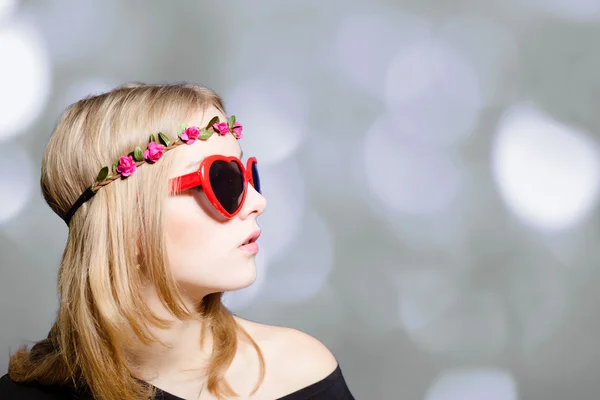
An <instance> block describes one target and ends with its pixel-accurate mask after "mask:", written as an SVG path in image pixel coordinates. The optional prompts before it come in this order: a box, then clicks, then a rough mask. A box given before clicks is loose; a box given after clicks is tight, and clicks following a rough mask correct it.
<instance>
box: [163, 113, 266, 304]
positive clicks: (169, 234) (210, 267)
mask: <svg viewBox="0 0 600 400" xmlns="http://www.w3.org/2000/svg"><path fill="white" fill-rule="evenodd" d="M214 116H218V117H219V118H220V120H221V121H226V117H225V116H224V115H223V114H222V113H221V112H219V111H218V110H217V109H215V108H209V109H207V110H206V111H205V112H204V114H203V115H198V117H197V119H196V120H191V121H185V122H186V123H187V124H188V125H190V126H191V125H196V126H198V127H200V128H203V127H205V126H206V125H207V124H208V122H209V121H210V120H211V119H212V118H213V117H214ZM201 117H202V118H201ZM200 118H201V119H200ZM240 122H242V123H243V121H240ZM176 152H177V153H176V157H174V158H175V159H174V164H173V168H172V171H171V175H170V176H171V177H172V178H173V177H178V176H181V175H184V174H187V173H190V172H194V171H197V170H198V166H199V165H200V161H201V160H202V159H203V158H205V157H208V156H211V155H215V154H218V155H223V156H229V157H238V158H239V157H240V155H241V149H240V145H239V143H238V141H237V139H236V138H235V137H234V136H233V135H231V134H226V135H224V136H220V135H217V134H216V133H215V134H213V135H212V137H210V138H209V139H208V140H206V141H201V140H197V141H196V142H195V143H193V144H191V145H182V146H180V147H178V148H177V149H176ZM242 161H245V160H242ZM245 165H246V164H245V162H244V166H245ZM265 207H266V200H265V198H264V197H263V196H262V195H261V194H260V193H258V192H257V191H256V190H255V189H254V187H253V186H252V185H248V189H247V194H246V199H245V201H244V203H243V204H242V206H241V209H240V212H239V213H238V214H237V215H235V216H234V217H233V218H231V219H227V218H225V217H224V216H223V215H222V214H221V213H220V212H219V211H217V209H216V208H215V207H214V206H213V205H212V204H211V202H210V201H209V199H208V198H207V196H206V193H205V192H204V190H202V189H201V188H191V189H187V190H184V191H182V192H180V193H179V194H177V195H173V196H170V197H169V198H168V200H167V204H166V210H165V213H166V226H165V235H166V242H167V252H168V258H169V261H170V266H171V270H172V273H173V275H174V277H175V279H176V281H177V282H178V284H179V285H180V287H181V289H182V290H183V292H184V295H185V296H186V297H190V298H195V297H196V296H204V295H206V294H208V293H214V292H222V291H230V290H237V289H241V288H244V287H246V286H249V285H250V284H252V283H253V282H254V280H255V278H256V266H255V264H254V258H255V254H256V252H255V249H254V246H242V244H244V242H245V241H246V239H247V238H248V237H249V236H251V235H253V234H254V235H255V234H257V233H258V232H259V231H260V230H259V227H258V224H257V217H258V216H259V215H260V214H262V212H263V211H264V209H265Z"/></svg>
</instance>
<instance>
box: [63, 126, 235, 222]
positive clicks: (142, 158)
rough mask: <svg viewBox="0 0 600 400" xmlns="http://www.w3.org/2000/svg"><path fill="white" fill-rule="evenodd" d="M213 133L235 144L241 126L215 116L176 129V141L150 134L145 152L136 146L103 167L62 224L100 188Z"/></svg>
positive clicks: (160, 134) (160, 135)
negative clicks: (230, 138) (202, 123)
mask: <svg viewBox="0 0 600 400" xmlns="http://www.w3.org/2000/svg"><path fill="white" fill-rule="evenodd" d="M213 133H217V134H218V135H220V136H225V135H226V134H228V133H231V134H232V135H233V136H234V137H235V138H236V139H238V140H239V139H241V138H242V137H243V134H242V125H241V124H240V123H239V122H237V121H236V120H235V115H232V116H231V117H229V119H228V120H227V122H221V121H220V120H219V117H218V116H215V117H214V118H212V119H211V120H210V122H209V123H208V124H207V125H206V127H205V128H203V129H200V128H199V127H197V126H188V125H187V124H181V125H179V127H178V128H177V139H175V140H173V141H171V140H170V139H169V137H168V136H167V135H165V134H164V133H162V132H159V133H158V141H157V140H156V136H154V134H152V135H150V143H149V144H148V147H147V148H146V150H144V151H142V149H141V148H140V147H139V146H136V147H135V149H134V150H133V151H132V152H131V153H129V154H128V155H126V156H121V157H119V159H118V160H115V162H113V164H112V169H110V170H109V168H108V167H103V168H102V169H101V170H100V172H99V173H98V176H97V177H96V181H95V182H94V183H93V184H92V185H91V186H89V187H88V188H87V189H86V190H85V191H84V192H83V193H82V194H81V196H79V198H78V199H77V201H75V203H74V204H73V206H71V208H70V209H69V211H68V212H67V214H66V215H65V217H64V218H63V220H64V221H65V222H66V224H67V225H69V222H70V221H71V218H72V217H73V215H74V214H75V212H76V211H77V210H78V209H79V207H81V206H82V205H83V204H84V203H85V202H87V201H88V200H90V199H91V198H92V197H94V195H95V194H96V192H98V190H100V188H101V187H103V186H106V185H108V184H109V183H111V182H113V181H115V180H117V179H119V178H126V177H128V176H130V175H131V174H133V173H134V172H135V171H136V170H137V167H139V166H140V165H142V164H145V163H150V164H153V163H155V162H157V161H158V160H159V159H160V158H161V157H162V156H163V154H164V153H165V152H167V151H169V150H172V149H174V148H175V147H177V146H180V145H182V144H184V143H185V144H188V145H190V144H192V143H194V142H195V141H196V140H198V139H200V140H207V139H208V138H210V137H211V136H212V135H213Z"/></svg>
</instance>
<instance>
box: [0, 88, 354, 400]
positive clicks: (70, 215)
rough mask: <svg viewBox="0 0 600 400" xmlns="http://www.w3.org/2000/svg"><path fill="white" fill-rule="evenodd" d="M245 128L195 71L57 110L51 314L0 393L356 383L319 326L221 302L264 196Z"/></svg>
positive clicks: (320, 391) (303, 392)
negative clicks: (279, 322)
mask: <svg viewBox="0 0 600 400" xmlns="http://www.w3.org/2000/svg"><path fill="white" fill-rule="evenodd" d="M242 135H243V133H242V125H241V124H240V123H239V122H237V121H236V120H235V117H233V116H231V117H226V115H225V111H224V108H223V105H222V102H221V100H220V99H219V97H218V96H217V95H215V94H214V93H213V92H211V91H210V90H208V89H206V88H204V87H200V86H194V85H141V84H133V85H126V86H123V87H120V88H117V89H115V90H113V91H112V92H109V93H106V94H102V95H99V96H96V97H91V98H87V99H84V100H81V101H79V102H77V103H75V104H74V105H73V106H71V107H70V108H69V109H67V110H66V112H65V113H64V115H63V116H62V118H61V120H60V121H59V123H58V125H57V127H56V129H55V131H54V133H53V134H52V137H51V139H50V142H49V144H48V146H47V149H46V153H45V157H44V160H43V165H42V179H41V184H42V190H43V194H44V198H45V199H46V201H47V203H48V205H49V206H50V207H51V208H52V209H53V210H54V212H56V213H57V214H58V215H59V216H60V217H61V218H63V219H64V220H65V222H66V223H67V224H68V226H69V236H68V240H67V244H66V247H65V250H64V253H63V257H62V261H61V264H60V269H59V293H60V306H59V311H58V316H57V319H56V322H55V323H54V325H53V327H52V329H51V330H50V333H49V335H48V338H47V339H45V340H42V341H40V342H38V343H37V344H35V345H34V346H33V347H32V349H31V350H30V351H27V349H25V348H22V349H20V350H19V351H18V352H17V353H16V354H14V355H12V357H11V360H10V364H9V369H8V374H7V375H5V376H4V377H2V379H0V398H1V399H3V400H6V399H19V400H27V399H32V400H33V399H71V398H81V399H92V398H93V399H100V400H115V399H119V400H121V399H122V400H129V399H131V400H133V399H170V400H173V399H217V398H218V399H224V398H248V399H278V398H282V399H287V400H291V399H308V398H311V399H330V398H332V399H333V398H335V399H352V395H351V394H350V392H349V390H348V388H347V386H346V384H345V382H344V379H343V376H342V374H341V371H340V368H339V366H338V364H337V362H336V359H335V358H334V357H333V355H332V354H331V353H330V352H329V351H328V350H327V348H326V347H325V346H324V345H322V344H321V343H320V342H319V341H317V340H316V339H314V338H312V337H310V336H308V335H306V334H304V333H302V332H300V331H297V330H293V329H288V328H282V327H275V326H266V325H261V324H258V323H254V322H251V321H247V320H243V319H241V318H239V317H237V316H233V315H232V314H231V313H230V312H229V311H228V310H227V309H226V308H225V307H224V306H223V304H222V303H221V296H222V293H223V292H225V291H230V290H237V289H241V288H244V287H246V286H248V285H250V284H252V282H253V281H254V279H255V275H256V267H255V263H254V258H255V255H256V253H257V251H258V246H257V244H256V240H257V239H258V236H259V235H260V230H259V228H258V225H257V218H258V216H259V215H260V214H261V213H262V212H263V211H264V209H265V206H266V201H265V199H264V198H263V196H262V195H261V194H260V183H259V179H258V172H257V168H256V160H255V159H253V158H251V159H250V160H249V161H248V162H247V163H246V164H242V162H241V161H240V159H241V157H242V154H241V150H240V146H239V143H238V139H240V138H241V137H242ZM111 163H112V164H111Z"/></svg>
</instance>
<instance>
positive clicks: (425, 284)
mask: <svg viewBox="0 0 600 400" xmlns="http://www.w3.org/2000/svg"><path fill="white" fill-rule="evenodd" d="M457 275H459V273H458V272H457V271H441V270H436V269H430V268H429V269H425V268H420V269H419V270H407V271H403V272H402V275H401V281H400V283H401V285H400V320H401V323H402V327H403V328H404V330H405V331H406V332H407V333H408V335H409V337H410V338H411V340H412V341H413V342H414V343H416V344H417V345H418V346H419V348H420V349H422V350H423V351H426V352H429V353H433V354H443V355H448V356H455V357H460V358H464V357H471V358H475V359H485V357H494V356H497V355H498V354H500V353H501V352H502V350H503V349H504V347H505V345H506V341H507V335H508V331H507V322H506V315H505V311H504V306H503V304H502V303H501V300H500V299H499V298H498V297H497V296H496V295H494V294H493V293H488V292H480V291H473V290H466V289H467V288H466V284H465V283H464V282H462V280H460V277H457Z"/></svg>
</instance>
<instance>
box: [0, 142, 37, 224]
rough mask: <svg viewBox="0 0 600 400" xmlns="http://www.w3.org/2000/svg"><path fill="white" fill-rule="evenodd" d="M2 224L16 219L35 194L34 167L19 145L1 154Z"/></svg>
mask: <svg viewBox="0 0 600 400" xmlns="http://www.w3.org/2000/svg"><path fill="white" fill-rule="evenodd" d="M0 171H2V179H0V223H4V222H6V221H8V220H10V219H11V218H13V217H15V216H16V215H17V214H18V213H19V212H21V211H22V210H23V208H25V206H27V204H28V202H29V199H30V198H31V196H32V194H33V186H34V176H33V165H32V162H31V158H30V157H29V154H27V152H26V151H25V150H24V149H22V148H21V147H19V146H17V145H14V144H13V145H11V146H10V148H9V149H7V148H6V146H5V147H4V148H3V149H2V151H1V152H0Z"/></svg>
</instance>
